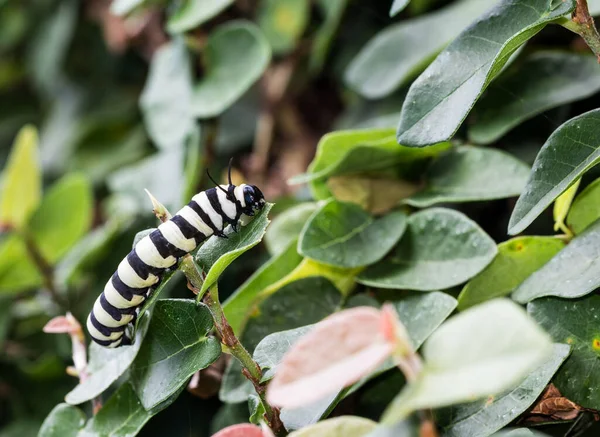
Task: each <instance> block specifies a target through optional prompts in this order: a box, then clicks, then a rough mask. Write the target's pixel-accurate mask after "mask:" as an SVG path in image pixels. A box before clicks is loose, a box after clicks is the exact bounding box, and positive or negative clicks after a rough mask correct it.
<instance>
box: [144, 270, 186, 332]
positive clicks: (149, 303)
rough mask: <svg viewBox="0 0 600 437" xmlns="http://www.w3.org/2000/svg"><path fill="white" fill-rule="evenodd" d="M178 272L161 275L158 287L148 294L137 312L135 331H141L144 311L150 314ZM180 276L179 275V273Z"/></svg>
mask: <svg viewBox="0 0 600 437" xmlns="http://www.w3.org/2000/svg"><path fill="white" fill-rule="evenodd" d="M178 272H180V270H175V271H172V272H167V273H165V274H164V275H163V277H162V280H161V281H160V285H159V286H158V288H156V289H155V290H154V291H152V293H151V294H150V296H149V297H148V299H146V300H145V301H144V303H143V304H142V306H141V307H140V309H139V310H138V316H137V318H136V320H135V329H136V331H137V330H138V329H141V327H142V321H144V318H143V317H142V316H143V315H144V313H146V311H148V313H149V315H150V312H151V310H152V309H153V308H154V304H155V303H156V301H157V300H158V298H159V297H160V294H161V293H162V292H163V290H164V289H165V288H167V289H168V288H169V287H170V286H171V285H172V283H171V280H172V279H173V278H175V277H177V274H178ZM180 274H181V272H180ZM181 275H182V274H181Z"/></svg>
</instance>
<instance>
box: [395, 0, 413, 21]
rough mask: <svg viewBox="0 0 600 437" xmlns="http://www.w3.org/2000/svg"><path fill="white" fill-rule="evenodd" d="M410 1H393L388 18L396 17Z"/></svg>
mask: <svg viewBox="0 0 600 437" xmlns="http://www.w3.org/2000/svg"><path fill="white" fill-rule="evenodd" d="M409 2H410V0H394V1H393V3H392V7H391V8H390V17H394V16H396V15H398V14H399V13H400V12H402V11H403V10H404V8H405V7H406V6H407V5H408V3H409Z"/></svg>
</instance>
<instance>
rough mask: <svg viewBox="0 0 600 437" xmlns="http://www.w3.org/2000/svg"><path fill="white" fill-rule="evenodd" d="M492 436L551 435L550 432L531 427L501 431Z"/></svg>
mask: <svg viewBox="0 0 600 437" xmlns="http://www.w3.org/2000/svg"><path fill="white" fill-rule="evenodd" d="M492 437H549V436H548V434H544V433H541V432H539V431H532V430H531V429H529V428H514V429H511V430H507V431H500V432H497V433H495V434H493V436H492Z"/></svg>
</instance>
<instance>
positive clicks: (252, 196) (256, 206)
mask: <svg viewBox="0 0 600 437" xmlns="http://www.w3.org/2000/svg"><path fill="white" fill-rule="evenodd" d="M242 193H243V195H244V203H245V206H244V214H246V215H249V216H253V215H254V214H255V212H256V211H259V210H261V209H262V208H263V207H264V206H265V196H264V195H263V193H262V191H260V190H259V189H258V187H257V186H255V185H244V187H243V189H242Z"/></svg>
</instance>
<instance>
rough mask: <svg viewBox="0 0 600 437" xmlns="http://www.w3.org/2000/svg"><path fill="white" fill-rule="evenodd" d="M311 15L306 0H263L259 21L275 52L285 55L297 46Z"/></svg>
mask: <svg viewBox="0 0 600 437" xmlns="http://www.w3.org/2000/svg"><path fill="white" fill-rule="evenodd" d="M309 16H310V4H309V3H307V2H306V1H305V0H263V1H261V2H260V3H259V8H258V12H257V22H258V25H259V26H260V28H261V30H262V31H263V33H264V35H265V38H266V39H267V41H269V44H270V45H271V48H272V49H273V53H275V54H277V55H283V54H286V53H289V52H290V51H292V50H293V49H294V48H295V47H296V45H297V44H298V41H299V40H300V37H301V36H302V34H303V33H304V29H305V28H306V25H307V23H308V19H309Z"/></svg>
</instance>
